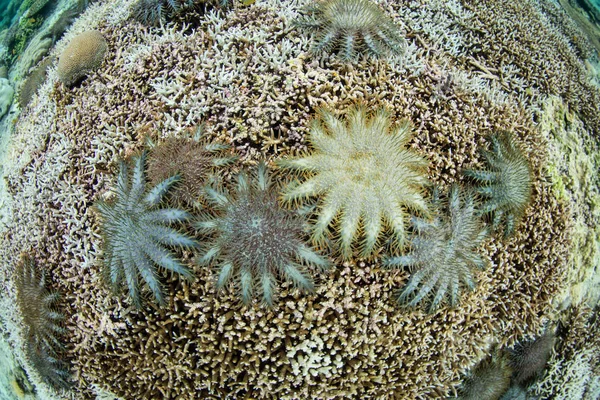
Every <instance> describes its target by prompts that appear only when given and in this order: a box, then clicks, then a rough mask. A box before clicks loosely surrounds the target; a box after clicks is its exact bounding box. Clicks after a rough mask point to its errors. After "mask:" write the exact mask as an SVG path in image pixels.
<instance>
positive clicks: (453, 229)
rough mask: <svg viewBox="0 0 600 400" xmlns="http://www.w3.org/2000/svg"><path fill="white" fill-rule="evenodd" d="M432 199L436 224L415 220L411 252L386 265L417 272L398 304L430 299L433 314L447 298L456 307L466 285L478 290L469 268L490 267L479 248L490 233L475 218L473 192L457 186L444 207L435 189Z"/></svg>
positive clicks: (453, 188)
mask: <svg viewBox="0 0 600 400" xmlns="http://www.w3.org/2000/svg"><path fill="white" fill-rule="evenodd" d="M433 197H434V200H433V204H434V206H435V207H436V210H435V211H436V214H435V218H434V219H433V220H432V221H429V220H426V219H421V218H417V217H413V219H412V224H413V225H414V228H415V230H416V231H417V233H416V234H415V235H414V236H413V237H412V238H411V247H412V250H411V252H410V253H409V254H407V255H403V256H398V257H391V258H388V259H387V260H385V261H384V265H386V266H388V267H392V268H398V267H411V270H416V271H413V273H412V275H411V277H410V280H409V281H408V283H407V284H406V287H405V288H404V289H403V290H402V293H400V295H399V297H398V301H399V302H400V303H401V304H406V305H408V306H416V305H417V304H418V303H419V302H421V300H423V299H427V298H430V299H429V300H430V306H429V311H430V312H432V311H434V310H435V309H436V308H437V307H438V306H439V305H440V304H442V303H444V302H445V301H446V299H447V298H448V297H449V298H450V305H451V306H454V305H456V304H457V303H458V298H459V294H460V292H461V287H462V286H466V287H467V288H468V289H470V290H473V289H474V288H475V281H474V279H473V273H472V271H471V270H472V269H475V268H478V269H483V268H484V267H485V266H486V261H485V260H484V258H483V257H482V256H481V255H480V254H478V253H477V251H476V250H477V248H478V247H480V246H481V244H482V242H483V240H484V238H485V237H486V236H487V234H488V232H487V230H486V229H485V228H484V227H483V224H482V222H481V221H480V220H479V218H478V217H477V216H476V214H475V198H474V195H473V193H469V192H467V193H463V192H462V190H461V189H460V188H459V187H458V186H457V185H453V186H452V187H451V189H450V193H449V194H448V201H447V204H446V205H445V206H443V205H442V204H441V203H442V202H441V200H440V199H439V194H438V193H437V190H434V196H433ZM446 209H447V214H448V215H446ZM431 295H434V297H433V298H431Z"/></svg>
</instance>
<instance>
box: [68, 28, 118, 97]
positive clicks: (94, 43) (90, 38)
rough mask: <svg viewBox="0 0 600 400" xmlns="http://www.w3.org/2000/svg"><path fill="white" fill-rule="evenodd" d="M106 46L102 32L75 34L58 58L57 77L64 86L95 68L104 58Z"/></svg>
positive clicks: (72, 83)
mask: <svg viewBox="0 0 600 400" xmlns="http://www.w3.org/2000/svg"><path fill="white" fill-rule="evenodd" d="M107 48H108V46H107V44H106V40H105V39H104V37H103V36H102V34H101V33H100V32H99V31H97V30H93V31H87V32H83V33H80V34H79V35H77V36H75V37H74V38H73V39H72V40H71V41H70V42H69V45H68V46H67V47H66V48H65V49H64V50H63V51H62V53H61V54H60V57H59V59H58V77H59V79H60V81H61V82H62V83H64V84H65V85H66V86H72V85H74V84H75V83H76V82H77V81H78V80H79V79H81V78H83V77H84V76H85V75H87V74H88V73H90V72H91V71H93V70H95V69H97V68H98V67H100V65H101V64H102V61H103V60H104V55H105V54H106V50H107Z"/></svg>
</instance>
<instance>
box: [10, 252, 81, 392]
mask: <svg viewBox="0 0 600 400" xmlns="http://www.w3.org/2000/svg"><path fill="white" fill-rule="evenodd" d="M15 286H16V288H17V306H18V307H19V310H20V312H21V315H22V317H23V324H24V326H25V332H24V335H25V340H24V341H25V355H26V356H27V359H28V362H29V363H31V365H33V367H34V368H35V369H36V371H37V373H38V374H40V375H41V376H42V378H43V379H44V380H45V381H46V382H48V384H50V385H52V386H54V387H56V388H65V387H68V386H69V372H68V371H67V367H66V365H65V363H64V362H63V361H62V360H61V359H60V354H61V353H63V352H64V345H63V343H62V342H61V340H60V337H61V336H62V335H64V333H65V329H64V328H63V326H62V322H63V320H64V315H63V314H62V313H61V312H59V311H58V310H57V309H56V302H57V301H58V299H59V295H58V293H57V292H52V291H49V290H48V289H47V288H46V278H45V273H44V271H41V272H40V271H39V267H38V266H37V265H36V263H35V261H34V260H33V259H32V258H31V256H29V255H28V254H23V255H22V256H21V262H20V263H19V264H18V265H17V267H16V269H15Z"/></svg>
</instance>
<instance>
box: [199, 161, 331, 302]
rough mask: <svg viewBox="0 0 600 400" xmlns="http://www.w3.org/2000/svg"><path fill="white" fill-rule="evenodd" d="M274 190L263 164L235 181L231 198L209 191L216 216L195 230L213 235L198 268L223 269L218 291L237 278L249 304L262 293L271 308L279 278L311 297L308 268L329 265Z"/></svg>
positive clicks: (311, 285) (311, 288)
mask: <svg viewBox="0 0 600 400" xmlns="http://www.w3.org/2000/svg"><path fill="white" fill-rule="evenodd" d="M276 189H277V187H276V186H274V185H273V183H272V182H271V178H270V177H269V175H268V172H267V169H266V166H265V165H264V164H262V163H261V164H260V165H259V166H258V168H257V171H256V173H255V174H253V176H252V177H251V178H249V177H248V175H247V174H246V173H240V174H239V175H238V176H237V184H236V186H235V188H233V189H232V192H233V193H222V192H220V191H217V190H215V189H213V188H207V189H206V196H207V198H208V200H209V202H210V203H212V204H213V206H214V207H215V208H216V209H217V215H216V216H211V215H204V216H202V217H201V218H200V219H199V220H198V221H196V222H195V224H194V226H195V227H196V228H197V229H198V230H199V231H200V232H201V233H204V234H213V238H212V240H210V239H209V241H208V244H207V246H206V248H205V249H204V251H203V253H204V254H203V255H202V257H200V258H199V260H198V262H199V263H200V264H201V265H212V264H213V263H214V262H218V263H219V267H218V270H219V273H218V278H217V288H218V289H223V287H224V286H225V285H226V284H227V283H228V282H229V281H230V279H231V278H232V277H233V276H234V275H236V282H237V285H236V286H238V287H239V289H240V292H241V297H242V300H243V302H244V303H246V304H248V303H249V302H250V301H251V300H252V297H253V292H255V291H258V292H259V293H260V294H262V300H263V302H264V303H266V304H268V305H273V297H274V290H275V289H274V288H275V285H276V283H277V278H278V277H280V278H284V279H285V280H287V281H291V282H292V283H293V284H294V285H295V286H296V287H298V288H300V289H302V290H305V291H313V290H314V282H313V279H312V278H311V276H310V274H309V271H308V268H310V267H312V268H317V269H320V270H324V269H326V268H327V267H328V265H329V263H328V261H327V259H325V258H323V257H322V256H320V255H318V254H317V253H315V252H314V251H313V250H312V249H310V248H309V247H308V246H307V245H305V244H304V243H303V240H302V239H303V236H304V232H303V226H304V223H303V222H302V220H301V219H300V218H299V216H297V215H296V216H295V215H294V214H293V213H292V212H291V211H287V210H284V209H282V208H280V207H279V205H278V204H277V190H276Z"/></svg>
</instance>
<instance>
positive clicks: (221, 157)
mask: <svg viewBox="0 0 600 400" xmlns="http://www.w3.org/2000/svg"><path fill="white" fill-rule="evenodd" d="M229 148H230V147H229V146H227V145H225V144H220V143H203V142H201V141H200V140H196V139H186V138H179V137H168V138H166V139H165V140H163V141H161V142H160V143H158V144H157V145H156V146H154V147H152V149H151V150H150V152H149V154H148V167H147V170H146V173H147V175H148V179H149V181H150V183H151V184H152V185H157V184H158V183H159V182H161V181H163V180H165V179H167V178H169V177H171V176H173V175H176V174H179V176H180V177H181V179H180V181H179V182H178V184H177V185H176V186H175V187H174V188H173V189H172V190H171V193H170V195H169V198H170V199H172V200H173V201H174V202H175V203H176V204H187V205H195V204H198V201H199V198H200V197H201V196H202V195H203V188H204V186H205V185H207V184H208V182H209V181H210V180H211V179H213V178H211V177H212V176H214V175H215V174H216V167H223V166H226V165H230V164H231V163H233V162H234V161H235V160H236V159H237V157H235V156H233V155H232V154H227V153H226V151H227V150H228V149H229Z"/></svg>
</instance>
